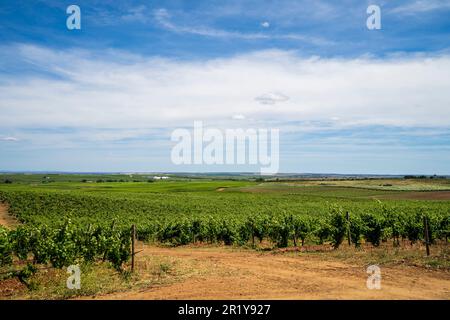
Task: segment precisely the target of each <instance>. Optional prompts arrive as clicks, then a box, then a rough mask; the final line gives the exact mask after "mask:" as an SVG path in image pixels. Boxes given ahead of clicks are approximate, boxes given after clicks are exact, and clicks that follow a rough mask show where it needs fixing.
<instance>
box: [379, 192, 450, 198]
mask: <svg viewBox="0 0 450 320" xmlns="http://www.w3.org/2000/svg"><path fill="white" fill-rule="evenodd" d="M377 198H384V199H406V200H450V191H418V192H402V193H396V194H390V195H385V196H381V197H377Z"/></svg>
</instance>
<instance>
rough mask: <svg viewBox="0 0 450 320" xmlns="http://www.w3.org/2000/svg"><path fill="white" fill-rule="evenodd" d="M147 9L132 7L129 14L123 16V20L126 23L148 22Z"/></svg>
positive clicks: (144, 7)
mask: <svg viewBox="0 0 450 320" xmlns="http://www.w3.org/2000/svg"><path fill="white" fill-rule="evenodd" d="M147 10H148V9H147V7H146V6H144V5H140V6H137V7H132V8H130V9H128V11H127V13H126V14H124V15H123V16H121V19H122V20H124V21H130V22H136V21H137V22H143V23H145V22H147V20H148V18H149V17H148V14H147V12H146V11H147Z"/></svg>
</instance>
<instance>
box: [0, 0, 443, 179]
mask: <svg viewBox="0 0 450 320" xmlns="http://www.w3.org/2000/svg"><path fill="white" fill-rule="evenodd" d="M71 4H76V5H78V6H79V7H80V8H81V30H71V31H70V30H68V29H67V28H66V19H67V17H68V15H67V14H66V8H67V7H68V6H69V5H71ZM370 4H375V5H379V6H380V8H381V21H382V29H381V30H372V31H371V30H368V29H367V27H366V19H367V17H368V14H367V13H366V9H367V7H368V5H370ZM449 18H450V0H447V1H445V0H442V1H439V0H429V1H416V0H411V1H395V0H392V1H376V0H375V1H294V0H289V1H262V0H261V1H234V0H230V1H181V0H179V1H120V3H118V2H117V1H75V2H72V1H70V2H69V1H33V2H31V1H14V2H13V1H1V0H0V121H1V123H2V125H1V126H0V155H1V157H0V171H2V170H3V171H6V170H27V171H28V170H52V171H249V170H251V171H258V168H256V167H255V166H251V165H241V166H237V165H228V166H225V165H224V166H219V165H216V166H208V165H195V166H194V165H191V166H189V165H181V166H177V165H174V164H173V163H172V162H171V159H170V152H171V148H172V147H173V142H171V140H170V135H171V132H172V131H173V130H174V129H176V128H190V127H192V124H193V121H196V120H197V121H199V120H200V121H203V123H204V124H205V126H207V127H211V128H219V129H225V128H237V127H240V128H277V129H279V130H280V171H281V172H322V173H379V174H406V173H417V174H419V173H420V174H422V173H423V174H435V173H436V174H450V51H449V48H450V19H449Z"/></svg>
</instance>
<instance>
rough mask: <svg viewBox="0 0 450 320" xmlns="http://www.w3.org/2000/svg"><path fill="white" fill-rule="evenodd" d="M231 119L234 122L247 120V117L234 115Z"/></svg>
mask: <svg viewBox="0 0 450 320" xmlns="http://www.w3.org/2000/svg"><path fill="white" fill-rule="evenodd" d="M231 118H232V119H234V120H245V116H244V115H243V114H234V115H233V116H232V117H231Z"/></svg>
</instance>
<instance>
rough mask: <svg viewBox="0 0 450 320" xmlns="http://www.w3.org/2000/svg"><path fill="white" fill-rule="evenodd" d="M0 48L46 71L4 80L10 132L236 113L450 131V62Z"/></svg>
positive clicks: (278, 120) (279, 121)
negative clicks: (182, 57)
mask: <svg viewBox="0 0 450 320" xmlns="http://www.w3.org/2000/svg"><path fill="white" fill-rule="evenodd" d="M1 49H2V50H14V52H15V53H16V57H17V59H18V60H19V59H21V60H22V61H24V63H25V61H26V63H32V64H34V65H35V66H39V68H42V69H43V70H44V71H45V74H46V75H45V76H36V75H33V76H31V75H28V76H25V75H22V76H21V75H16V76H11V75H8V76H6V75H2V76H0V96H1V97H2V99H1V100H0V114H1V117H2V127H3V129H4V130H5V129H8V128H27V127H32V128H36V127H40V128H54V127H55V126H59V127H77V128H122V129H121V130H123V135H124V136H125V137H127V136H131V137H132V136H134V135H135V134H137V135H139V134H140V133H139V132H146V131H144V130H145V129H151V128H159V127H162V126H163V127H166V128H171V127H176V126H191V125H192V122H193V121H194V120H203V121H204V122H205V124H207V125H215V124H220V125H221V126H224V127H226V126H228V125H232V124H233V123H234V122H235V120H234V119H232V118H231V117H230V114H231V115H233V114H235V115H237V114H241V115H244V114H245V115H246V117H247V119H251V121H252V123H250V125H253V124H255V125H258V126H268V125H273V124H276V125H277V126H279V127H281V129H282V128H284V127H286V128H288V129H289V130H302V129H304V128H299V126H295V125H292V122H296V121H297V122H300V121H301V122H302V123H310V125H309V127H311V128H314V126H315V123H320V122H329V120H330V118H332V117H335V118H336V119H337V118H339V121H337V122H334V123H332V124H330V125H334V126H338V127H339V128H342V127H348V126H354V125H392V126H421V127H424V126H434V127H438V126H444V127H448V126H449V125H450V108H449V105H450V72H448V70H450V56H448V55H441V56H434V57H431V56H430V57H426V56H397V57H395V58H388V59H386V60H377V59H373V58H367V57H363V58H359V59H320V58H304V57H301V56H298V55H297V54H296V53H295V52H286V51H262V52H254V53H251V54H245V55H238V56H234V57H229V58H222V59H211V60H206V61H179V60H170V59H162V58H158V57H150V58H145V57H135V56H132V55H127V54H123V55H121V54H119V53H117V54H115V55H106V56H102V55H101V54H98V53H96V52H94V53H89V52H78V51H73V50H71V51H54V50H49V49H45V48H41V47H33V46H21V47H16V48H12V47H10V48H9V49H8V48H5V47H3V48H1ZM49 73H50V74H55V75H56V77H48V74H49ZM262 92H266V93H271V94H269V95H261V93H262ZM274 93H277V94H276V95H275V94H274ZM279 93H282V95H283V96H285V97H289V100H287V99H286V98H284V99H281V98H280V96H281V95H280V94H279ZM277 95H278V96H277ZM254 97H260V98H261V97H262V100H261V99H258V100H255V98H254ZM280 99H281V100H284V101H283V103H277V104H276V108H261V104H260V103H261V102H269V103H270V101H275V102H276V101H280ZM224 119H228V120H224ZM227 121H228V122H227ZM288 123H291V124H289V125H288ZM129 128H133V130H137V131H133V132H130V130H129ZM141 129H142V130H143V131H139V130H141ZM110 135H113V134H112V133H108V136H110ZM119 136H120V134H119ZM114 137H115V136H114ZM101 138H102V137H101ZM103 138H104V137H103Z"/></svg>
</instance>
